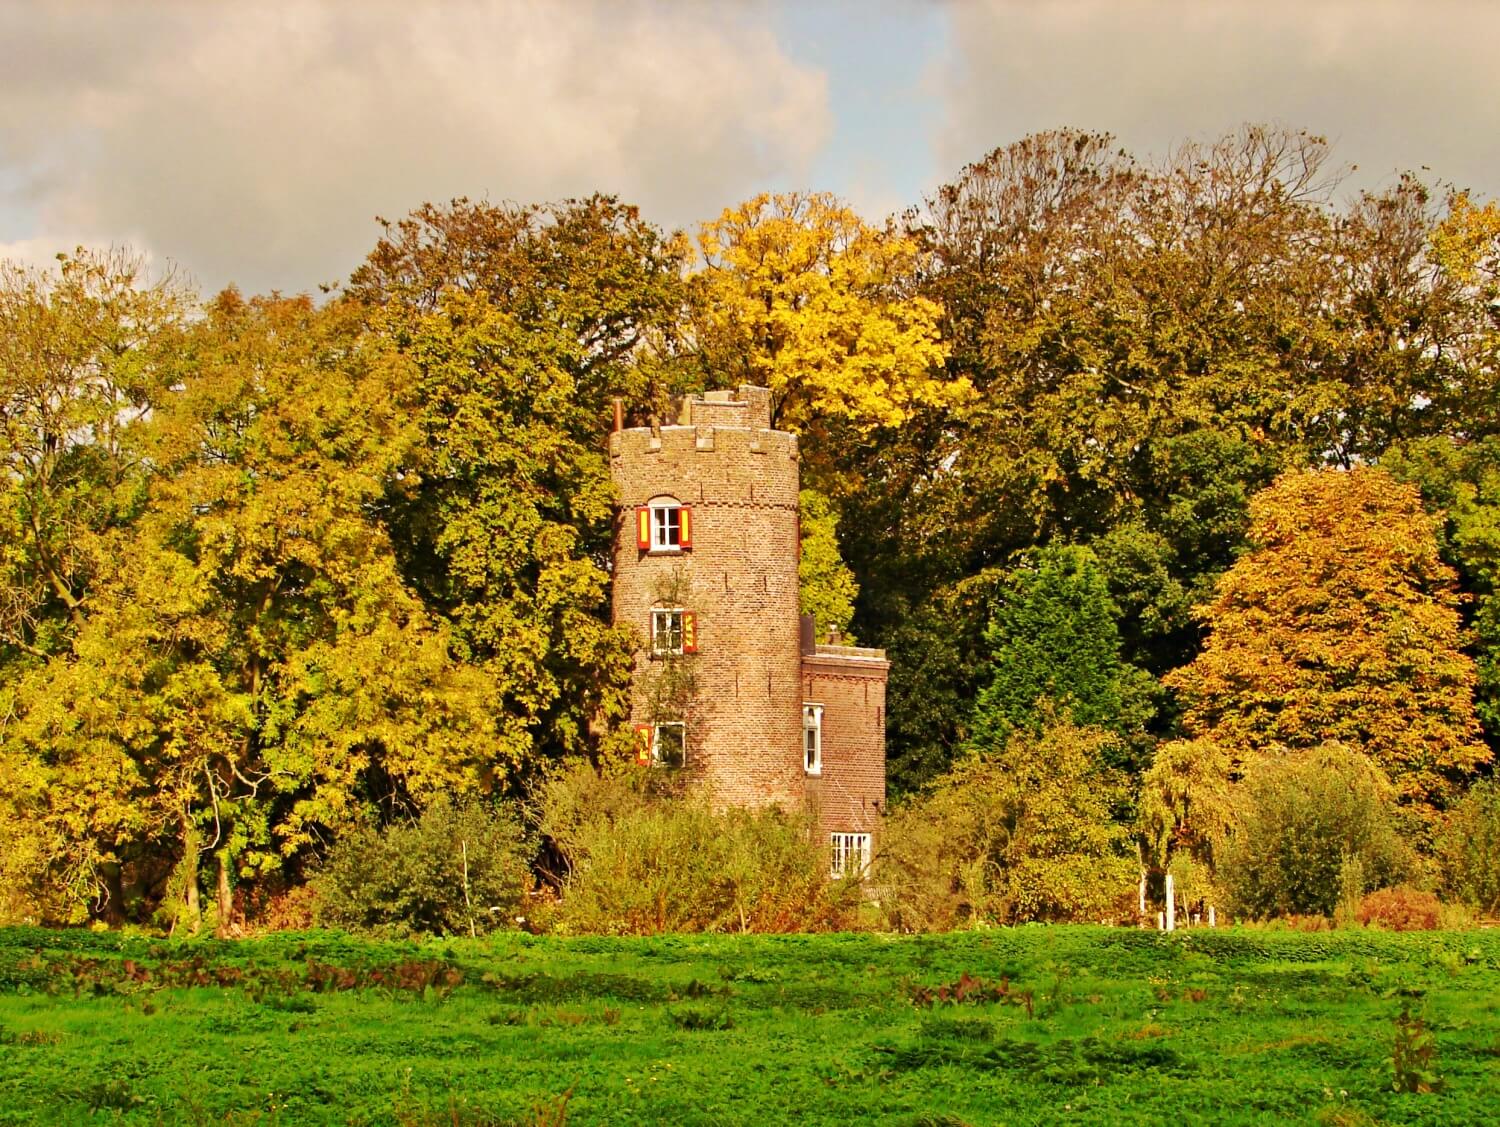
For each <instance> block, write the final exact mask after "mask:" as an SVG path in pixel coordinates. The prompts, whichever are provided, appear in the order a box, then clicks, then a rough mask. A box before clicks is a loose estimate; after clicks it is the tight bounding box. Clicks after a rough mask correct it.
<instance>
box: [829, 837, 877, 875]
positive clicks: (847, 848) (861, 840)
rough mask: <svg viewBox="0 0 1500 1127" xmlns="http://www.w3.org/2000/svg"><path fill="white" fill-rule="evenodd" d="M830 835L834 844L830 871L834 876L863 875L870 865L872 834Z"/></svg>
mask: <svg viewBox="0 0 1500 1127" xmlns="http://www.w3.org/2000/svg"><path fill="white" fill-rule="evenodd" d="M829 837H830V839H831V842H830V844H831V845H832V846H833V856H832V864H831V865H830V867H829V872H830V874H831V875H832V876H833V878H834V879H835V880H838V879H839V878H841V877H860V876H863V875H864V873H865V870H866V869H868V868H869V867H870V835H869V834H845V833H836V834H830V835H829Z"/></svg>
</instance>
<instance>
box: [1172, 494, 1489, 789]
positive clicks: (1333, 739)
mask: <svg viewBox="0 0 1500 1127" xmlns="http://www.w3.org/2000/svg"><path fill="white" fill-rule="evenodd" d="M1251 521H1252V523H1251V540H1252V544H1253V548H1252V550H1251V551H1250V552H1249V553H1247V554H1246V555H1245V556H1244V557H1243V558H1242V559H1241V560H1239V561H1238V562H1237V563H1236V564H1235V565H1234V566H1233V567H1232V568H1230V570H1229V571H1228V572H1227V573H1226V574H1225V575H1224V577H1223V578H1222V579H1221V580H1220V581H1219V583H1218V585H1217V587H1216V590H1215V595H1214V598H1213V601H1212V602H1210V603H1209V604H1208V605H1206V606H1205V607H1203V608H1202V614H1203V618H1204V622H1205V625H1206V626H1207V629H1208V637H1207V641H1206V643H1205V646H1204V650H1203V652H1202V653H1201V654H1200V655H1199V656H1198V657H1197V659H1195V660H1194V661H1193V662H1192V663H1191V664H1189V665H1187V666H1185V667H1183V668H1181V669H1178V670H1176V671H1174V672H1173V673H1172V674H1171V675H1170V676H1169V677H1168V678H1167V684H1168V685H1169V686H1171V687H1172V688H1173V689H1175V690H1176V691H1177V693H1178V694H1179V696H1180V698H1181V701H1182V703H1183V706H1184V719H1185V722H1186V725H1187V727H1188V729H1189V731H1191V732H1193V733H1194V734H1196V735H1198V736H1201V737H1202V738H1205V739H1208V740H1210V741H1212V742H1213V743H1215V744H1217V745H1219V746H1221V747H1223V748H1225V749H1226V750H1228V751H1229V752H1230V753H1231V754H1232V755H1233V756H1235V758H1236V759H1237V760H1238V761H1240V762H1245V761H1247V760H1250V759H1253V758H1255V757H1257V756H1264V755H1271V756H1275V755H1283V754H1287V753H1289V752H1291V751H1294V750H1296V749H1299V748H1312V747H1318V746H1320V745H1323V744H1325V743H1339V744H1342V745H1344V746H1347V747H1349V748H1351V749H1353V750H1354V751H1356V752H1359V753H1363V754H1365V755H1367V756H1369V758H1370V760H1371V762H1373V763H1374V764H1376V765H1377V766H1378V767H1379V768H1380V769H1381V770H1383V771H1384V772H1386V773H1387V774H1388V775H1389V776H1390V778H1391V780H1392V781H1393V783H1394V784H1395V786H1396V790H1397V793H1398V795H1399V798H1400V801H1401V802H1402V803H1403V804H1404V805H1405V806H1406V807H1407V808H1408V809H1410V810H1411V811H1412V812H1414V813H1416V814H1418V815H1419V816H1421V817H1424V818H1426V817H1430V816H1431V814H1432V813H1433V811H1434V810H1437V809H1441V808H1442V807H1443V806H1445V805H1446V804H1447V803H1448V802H1450V801H1451V800H1452V799H1453V797H1454V796H1455V795H1456V794H1457V792H1458V789H1459V787H1460V785H1461V783H1462V782H1463V780H1464V779H1465V778H1466V777H1467V776H1469V775H1470V774H1472V773H1473V772H1474V771H1475V770H1476V769H1477V768H1478V767H1480V766H1481V765H1482V764H1484V763H1485V762H1487V761H1488V760H1489V757H1490V756H1489V752H1488V751H1487V750H1486V749H1485V747H1484V745H1483V744H1482V743H1481V742H1480V741H1479V739H1478V735H1479V729H1478V723H1477V721H1476V718H1475V714H1474V704H1473V693H1474V683H1475V675H1474V665H1473V662H1472V660H1471V659H1470V658H1469V657H1468V656H1466V655H1465V654H1464V653H1463V652H1462V651H1461V649H1460V634H1459V617H1458V610H1457V605H1456V604H1457V596H1456V592H1455V589H1454V576H1453V571H1452V569H1451V568H1449V567H1448V566H1447V565H1446V564H1444V563H1443V561H1442V560H1441V558H1440V557H1439V555H1438V547H1437V541H1436V538H1435V535H1434V527H1433V522H1432V520H1431V519H1430V518H1429V517H1428V516H1427V515H1426V514H1425V513H1424V512H1423V511H1422V508H1421V505H1420V502H1419V498H1418V495H1417V492H1416V490H1415V489H1414V488H1412V487H1410V486H1406V485H1402V484H1400V483H1399V482H1397V481H1396V480H1395V479H1394V478H1392V477H1391V475H1390V474H1388V473H1386V472H1384V471H1383V470H1380V469H1376V468H1372V467H1359V468H1356V469H1354V470H1350V471H1335V470H1320V471H1302V472H1297V473H1290V474H1286V475H1284V476H1282V477H1281V478H1279V479H1278V480H1277V481H1276V483H1275V484H1274V485H1273V486H1271V487H1270V488H1269V489H1267V490H1265V491H1264V492H1262V493H1260V494H1258V495H1257V496H1256V497H1255V498H1254V500H1253V501H1252V502H1251Z"/></svg>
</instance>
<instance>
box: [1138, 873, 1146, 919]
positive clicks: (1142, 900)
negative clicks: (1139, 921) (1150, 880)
mask: <svg viewBox="0 0 1500 1127" xmlns="http://www.w3.org/2000/svg"><path fill="white" fill-rule="evenodd" d="M1136 899H1137V900H1138V902H1139V904H1140V907H1139V908H1138V909H1137V911H1138V912H1139V913H1140V915H1141V916H1145V914H1146V870H1145V868H1144V866H1143V867H1142V868H1141V883H1140V886H1139V887H1138V888H1137V889H1136Z"/></svg>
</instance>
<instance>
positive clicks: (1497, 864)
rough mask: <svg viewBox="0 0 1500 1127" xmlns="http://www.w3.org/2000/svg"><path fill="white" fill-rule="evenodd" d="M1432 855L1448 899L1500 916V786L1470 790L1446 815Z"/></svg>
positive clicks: (1485, 783)
mask: <svg viewBox="0 0 1500 1127" xmlns="http://www.w3.org/2000/svg"><path fill="white" fill-rule="evenodd" d="M1435 853H1436V855H1437V863H1438V872H1439V875H1440V879H1441V881H1442V891H1443V892H1444V893H1445V894H1446V895H1447V896H1449V897H1452V898H1453V899H1454V900H1457V901H1459V902H1461V903H1464V904H1469V905H1471V906H1472V907H1474V908H1476V909H1477V910H1479V911H1481V912H1484V913H1485V914H1486V915H1490V916H1493V915H1495V914H1496V913H1497V912H1500V782H1496V781H1495V780H1494V779H1481V780H1479V781H1478V782H1477V783H1475V784H1474V785H1473V786H1472V787H1470V788H1469V792H1468V793H1467V794H1466V795H1464V796H1463V798H1461V799H1460V800H1459V801H1458V803H1457V804H1456V805H1455V806H1454V807H1453V809H1452V810H1450V811H1449V812H1448V817H1447V820H1446V821H1445V823H1444V825H1443V828H1442V831H1441V832H1440V833H1439V834H1438V838H1437V848H1436V850H1435Z"/></svg>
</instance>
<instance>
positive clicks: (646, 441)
mask: <svg viewBox="0 0 1500 1127" xmlns="http://www.w3.org/2000/svg"><path fill="white" fill-rule="evenodd" d="M609 453H610V471H611V473H612V475H613V477H614V481H615V484H616V485H617V486H618V488H619V491H620V505H621V511H620V520H619V522H618V525H617V531H616V537H615V552H614V621H615V623H616V624H617V625H626V624H628V625H630V626H633V627H635V628H636V630H637V631H638V632H639V633H640V636H641V639H642V642H643V645H642V648H641V649H640V650H639V651H638V652H637V654H636V663H635V675H634V680H633V683H632V715H631V721H632V723H633V724H634V725H635V728H636V739H637V756H638V758H640V759H641V760H642V761H643V762H645V763H654V764H656V765H658V766H661V767H666V768H668V769H680V770H681V771H683V772H684V774H685V775H686V776H687V777H688V778H690V779H692V780H694V781H701V782H702V783H703V784H704V785H706V786H707V787H708V788H709V791H710V794H711V795H712V797H713V799H714V801H715V802H716V803H718V804H725V805H742V806H761V805H765V804H768V803H781V804H783V805H799V804H800V803H801V802H802V801H803V800H804V798H805V795H806V784H805V772H804V769H803V768H804V765H803V762H802V758H801V756H802V747H803V743H802V741H803V727H802V726H803V712H802V686H801V683H800V673H801V661H802V638H801V633H800V630H799V616H798V587H797V553H798V540H799V533H798V517H797V490H798V456H797V438H796V436H795V435H792V434H788V433H785V432H783V431H777V430H772V429H771V397H770V392H769V391H767V390H766V389H765V388H756V387H741V388H740V389H739V390H738V391H736V392H727V391H721V392H709V393H707V394H705V395H702V396H690V397H688V399H687V400H686V401H685V402H684V404H683V408H682V414H681V416H680V418H679V420H678V422H677V424H676V425H672V426H660V427H634V428H630V429H621V430H616V431H615V433H614V434H612V435H611V436H610V444H609Z"/></svg>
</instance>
